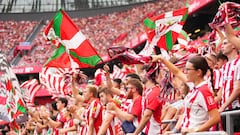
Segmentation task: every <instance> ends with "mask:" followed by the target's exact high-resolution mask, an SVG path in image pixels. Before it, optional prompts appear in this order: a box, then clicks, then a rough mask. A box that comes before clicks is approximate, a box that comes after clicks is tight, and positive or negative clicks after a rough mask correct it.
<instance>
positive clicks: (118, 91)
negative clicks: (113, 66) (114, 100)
mask: <svg viewBox="0 0 240 135" xmlns="http://www.w3.org/2000/svg"><path fill="white" fill-rule="evenodd" d="M103 69H104V71H105V73H106V82H107V87H108V88H109V90H110V92H111V93H113V94H115V95H118V96H119V95H120V94H121V90H119V89H118V88H114V87H113V85H112V80H111V78H110V73H109V70H110V69H109V66H108V65H104V66H103Z"/></svg>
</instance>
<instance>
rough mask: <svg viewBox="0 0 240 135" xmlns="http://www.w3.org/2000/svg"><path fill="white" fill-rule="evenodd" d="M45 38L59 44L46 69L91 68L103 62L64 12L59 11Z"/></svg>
mask: <svg viewBox="0 0 240 135" xmlns="http://www.w3.org/2000/svg"><path fill="white" fill-rule="evenodd" d="M44 36H45V37H46V38H47V40H50V41H55V42H54V43H56V44H57V45H56V46H57V49H56V50H55V52H54V54H53V55H52V56H51V57H50V58H49V59H48V61H47V62H46V63H45V66H46V67H59V68H89V67H94V66H95V65H96V64H98V62H100V61H101V58H100V56H99V55H98V54H97V52H96V50H95V49H94V48H93V46H92V45H91V43H90V42H89V40H88V39H87V38H86V37H85V35H84V34H83V33H82V32H81V31H80V30H79V29H78V28H77V26H76V25H75V24H74V23H73V21H72V20H71V18H70V17H69V16H68V15H67V13H65V12H64V11H63V10H59V11H58V12H57V13H56V15H55V16H54V18H53V20H52V21H51V22H50V23H49V24H48V26H47V27H46V28H45V30H44Z"/></svg>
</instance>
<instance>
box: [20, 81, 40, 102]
mask: <svg viewBox="0 0 240 135" xmlns="http://www.w3.org/2000/svg"><path fill="white" fill-rule="evenodd" d="M20 87H21V88H22V89H25V90H24V99H25V101H26V102H27V103H29V104H31V103H34V97H35V94H36V93H37V91H38V90H39V89H40V88H41V85H40V84H39V83H38V80H37V79H31V80H28V81H25V82H23V83H22V84H21V85H20Z"/></svg>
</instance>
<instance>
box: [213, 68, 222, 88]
mask: <svg viewBox="0 0 240 135" xmlns="http://www.w3.org/2000/svg"><path fill="white" fill-rule="evenodd" d="M221 77H222V70H221V69H215V70H213V83H214V89H215V90H219V89H220V82H221V81H220V80H221Z"/></svg>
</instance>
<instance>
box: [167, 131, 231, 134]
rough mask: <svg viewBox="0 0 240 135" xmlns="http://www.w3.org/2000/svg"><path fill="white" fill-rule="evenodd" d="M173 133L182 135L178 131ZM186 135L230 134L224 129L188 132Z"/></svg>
mask: <svg viewBox="0 0 240 135" xmlns="http://www.w3.org/2000/svg"><path fill="white" fill-rule="evenodd" d="M171 135H182V134H181V133H178V134H171ZM186 135H228V134H227V133H226V132H224V131H211V132H196V133H187V134H186Z"/></svg>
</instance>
